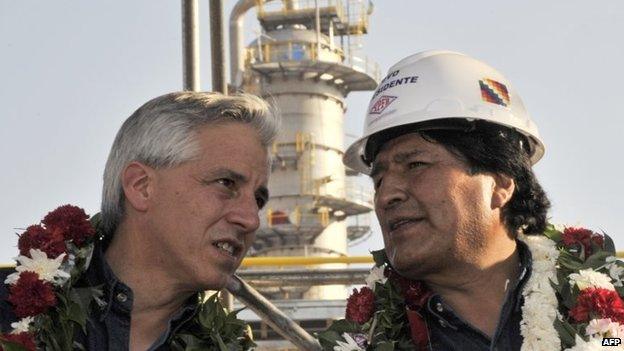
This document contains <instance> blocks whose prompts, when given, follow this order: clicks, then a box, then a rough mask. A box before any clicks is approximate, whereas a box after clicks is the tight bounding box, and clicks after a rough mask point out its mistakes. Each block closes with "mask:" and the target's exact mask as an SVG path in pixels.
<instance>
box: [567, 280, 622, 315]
mask: <svg viewBox="0 0 624 351" xmlns="http://www.w3.org/2000/svg"><path fill="white" fill-rule="evenodd" d="M570 317H572V319H574V320H575V321H576V322H579V323H582V322H589V320H590V319H593V318H611V320H612V321H614V322H617V323H620V324H623V323H624V301H622V299H621V298H620V296H619V295H618V293H617V292H615V291H613V290H607V289H603V288H588V289H585V290H583V291H581V293H580V294H579V296H578V298H577V300H576V306H574V307H573V308H572V309H571V310H570Z"/></svg>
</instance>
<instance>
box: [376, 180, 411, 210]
mask: <svg viewBox="0 0 624 351" xmlns="http://www.w3.org/2000/svg"><path fill="white" fill-rule="evenodd" d="M406 186H407V182H406V180H405V179H403V177H400V176H399V175H397V174H394V173H387V174H385V175H384V177H383V181H382V182H381V184H380V185H379V187H378V188H377V191H376V192H375V207H377V208H378V209H383V210H385V209H391V208H392V207H394V206H395V205H397V204H399V203H402V202H404V201H405V200H407V197H408V194H407V189H406Z"/></svg>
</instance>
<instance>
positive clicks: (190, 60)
mask: <svg viewBox="0 0 624 351" xmlns="http://www.w3.org/2000/svg"><path fill="white" fill-rule="evenodd" d="M198 32H199V19H198V16H197V0H182V77H183V78H182V79H183V84H182V85H183V89H184V90H191V91H199V34H198Z"/></svg>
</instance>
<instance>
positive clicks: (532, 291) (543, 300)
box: [518, 234, 561, 351]
mask: <svg viewBox="0 0 624 351" xmlns="http://www.w3.org/2000/svg"><path fill="white" fill-rule="evenodd" d="M518 238H519V239H520V240H522V241H524V242H525V243H526V244H527V246H528V247H529V251H531V256H532V257H533V267H532V268H533V272H532V273H531V277H530V278H529V280H528V281H527V282H526V285H525V287H524V289H523V290H522V295H523V296H524V297H525V298H524V305H523V306H522V322H521V323H520V333H521V334H522V336H523V338H524V341H523V342H522V348H521V350H522V351H529V350H530V351H550V350H558V349H560V347H561V346H560V345H561V341H560V339H559V334H558V333H557V331H556V330H555V327H554V326H553V323H554V321H555V318H557V296H556V295H555V291H554V289H553V288H552V286H551V284H550V282H551V281H557V275H556V268H555V262H556V261H557V258H558V257H559V251H558V250H557V247H556V244H555V242H554V241H552V240H550V239H548V238H547V237H546V236H544V235H524V234H520V235H519V236H518Z"/></svg>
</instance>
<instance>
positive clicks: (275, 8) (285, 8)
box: [257, 0, 346, 21]
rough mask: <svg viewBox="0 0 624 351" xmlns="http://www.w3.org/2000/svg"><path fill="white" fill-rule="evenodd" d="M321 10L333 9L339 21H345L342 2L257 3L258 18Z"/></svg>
mask: <svg viewBox="0 0 624 351" xmlns="http://www.w3.org/2000/svg"><path fill="white" fill-rule="evenodd" d="M317 4H318V7H319V8H321V9H323V8H334V9H335V11H336V12H337V14H338V18H340V20H341V21H345V20H346V18H345V6H344V3H343V1H342V0H286V1H270V2H266V1H264V0H260V1H258V7H257V8H258V16H264V15H270V14H289V13H293V12H295V11H301V10H311V9H316V6H317Z"/></svg>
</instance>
